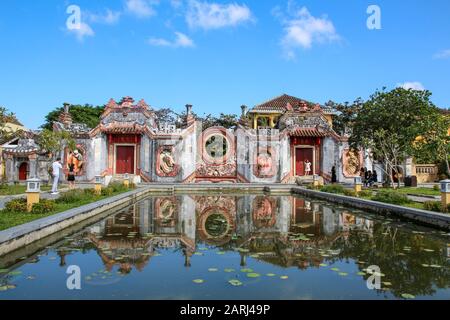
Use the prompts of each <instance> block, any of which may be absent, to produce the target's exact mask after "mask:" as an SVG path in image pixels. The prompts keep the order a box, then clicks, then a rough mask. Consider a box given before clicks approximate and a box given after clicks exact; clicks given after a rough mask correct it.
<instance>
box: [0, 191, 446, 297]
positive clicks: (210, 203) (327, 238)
mask: <svg viewBox="0 0 450 320" xmlns="http://www.w3.org/2000/svg"><path fill="white" fill-rule="evenodd" d="M80 228H81V230H80ZM80 228H79V230H77V231H75V232H73V233H72V234H70V235H67V234H62V233H61V235H60V236H59V239H55V241H53V243H52V244H51V245H47V246H46V247H45V248H43V249H39V250H38V251H36V252H34V253H32V254H29V255H27V256H23V257H15V258H11V256H10V257H8V256H6V257H1V258H0V299H414V298H415V299H450V289H449V286H450V234H448V233H446V232H443V231H439V230H433V229H427V228H423V227H419V226H415V225H413V224H410V223H406V222H403V221H399V220H395V219H393V218H389V217H387V218H386V217H380V216H375V215H370V214H368V213H365V212H363V211H358V210H350V209H348V208H345V207H339V206H336V205H332V204H329V203H326V202H321V201H315V200H309V199H304V198H300V197H293V196H271V195H262V194H261V195H238V196H236V195H174V196H172V195H170V196H158V197H150V198H147V199H145V200H143V201H140V202H138V203H136V204H135V205H132V206H130V207H129V208H126V209H124V210H120V211H118V212H115V213H113V214H111V215H109V216H107V217H106V218H104V219H102V220H101V221H97V222H96V223H94V224H92V225H89V226H87V227H80ZM16 255H17V254H16ZM73 265H75V266H78V267H79V268H80V271H81V278H80V279H81V290H69V289H68V287H67V280H68V278H69V277H70V274H67V269H68V267H69V266H73ZM373 266H376V267H378V268H379V269H375V268H374V267H373ZM378 279H379V286H377V285H376V284H377V280H378ZM69 280H71V281H72V280H73V278H70V279H69ZM368 280H369V281H368ZM71 281H69V282H70V283H72V282H71ZM368 283H369V286H368Z"/></svg>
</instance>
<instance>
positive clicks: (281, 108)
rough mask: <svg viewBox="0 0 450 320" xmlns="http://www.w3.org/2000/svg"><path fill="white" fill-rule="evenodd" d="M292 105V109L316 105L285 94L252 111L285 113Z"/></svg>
mask: <svg viewBox="0 0 450 320" xmlns="http://www.w3.org/2000/svg"><path fill="white" fill-rule="evenodd" d="M288 103H289V104H290V105H291V107H293V108H296V107H298V106H301V105H304V104H306V105H307V106H308V107H312V106H314V105H315V104H314V103H312V102H309V101H306V100H303V99H299V98H296V97H293V96H290V95H287V94H283V95H281V96H279V97H276V98H274V99H272V100H269V101H266V102H264V103H262V104H259V105H257V106H255V107H254V108H253V109H252V111H278V112H285V111H287V109H286V106H287V104H288Z"/></svg>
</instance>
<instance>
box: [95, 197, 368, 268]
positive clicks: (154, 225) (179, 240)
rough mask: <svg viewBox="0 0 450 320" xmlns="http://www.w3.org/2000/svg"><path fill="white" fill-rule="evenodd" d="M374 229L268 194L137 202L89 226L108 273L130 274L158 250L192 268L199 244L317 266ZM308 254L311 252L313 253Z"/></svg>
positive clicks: (337, 212)
mask: <svg viewBox="0 0 450 320" xmlns="http://www.w3.org/2000/svg"><path fill="white" fill-rule="evenodd" d="M372 227H373V223H372V222H371V221H370V220H367V219H363V218H358V217H355V216H354V215H352V214H351V213H349V212H348V211H346V210H341V209H338V210H336V209H334V208H331V207H327V206H326V205H323V204H319V203H316V202H313V201H308V200H306V199H301V198H294V197H277V196H270V195H258V196H255V195H249V196H233V195H230V196H228V195H220V196H187V195H183V196H163V197H156V198H151V199H148V200H146V201H143V202H141V203H138V204H136V205H134V206H132V207H130V208H128V209H126V210H123V211H122V212H119V213H118V214H116V215H114V216H112V217H109V218H107V219H106V220H104V221H103V222H102V223H99V224H98V225H96V226H93V227H91V228H90V230H91V232H90V234H89V237H88V238H89V240H90V241H91V243H93V244H94V245H95V247H97V248H98V252H99V255H100V257H101V258H102V261H103V263H104V264H105V266H106V268H107V269H108V270H111V268H112V267H113V266H114V265H119V267H120V270H121V272H124V273H128V272H130V271H131V269H132V267H133V266H134V267H135V268H136V269H138V270H141V269H142V268H143V267H145V265H146V264H147V263H148V262H149V261H150V258H151V257H152V256H153V255H154V254H156V253H157V251H158V250H160V249H161V250H165V249H171V250H176V251H178V249H181V250H180V252H181V253H182V254H183V255H184V257H185V263H184V265H185V266H187V267H188V266H190V265H191V256H192V255H193V254H194V252H195V251H196V242H198V241H202V242H204V243H207V244H209V245H213V246H217V247H219V248H222V250H223V249H225V250H226V248H240V249H246V251H242V252H241V253H240V259H241V261H240V264H241V265H245V264H246V259H247V257H248V256H250V255H255V254H257V259H260V260H265V261H268V262H270V263H273V264H280V265H283V266H289V265H297V266H299V267H300V268H304V267H308V266H310V265H318V264H320V263H321V261H323V257H322V256H321V254H323V250H329V249H330V248H331V246H332V244H333V243H334V241H336V240H337V239H339V238H342V237H343V238H344V239H345V238H346V236H347V235H348V234H349V232H348V231H349V230H350V229H352V228H358V229H361V230H364V231H367V232H369V233H370V232H371V230H372V229H371V228H372ZM308 248H309V249H308Z"/></svg>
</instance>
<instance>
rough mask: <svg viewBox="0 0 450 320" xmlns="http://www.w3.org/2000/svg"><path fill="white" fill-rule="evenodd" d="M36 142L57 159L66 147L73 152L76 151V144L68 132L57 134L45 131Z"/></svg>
mask: <svg viewBox="0 0 450 320" xmlns="http://www.w3.org/2000/svg"><path fill="white" fill-rule="evenodd" d="M36 142H37V143H38V144H39V146H40V147H41V148H42V149H43V150H44V151H46V152H48V153H51V154H52V155H53V157H56V156H57V155H58V153H59V152H60V151H61V150H62V149H63V148H64V147H65V146H67V147H69V149H71V150H75V149H76V142H75V140H74V139H73V137H72V136H71V134H70V133H69V132H67V131H61V132H55V131H52V130H47V129H44V130H42V131H41V133H40V134H39V135H38V136H37V138H36Z"/></svg>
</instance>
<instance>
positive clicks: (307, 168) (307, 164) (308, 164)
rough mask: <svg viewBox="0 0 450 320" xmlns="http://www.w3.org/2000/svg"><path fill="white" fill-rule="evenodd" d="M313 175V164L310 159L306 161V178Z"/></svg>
mask: <svg viewBox="0 0 450 320" xmlns="http://www.w3.org/2000/svg"><path fill="white" fill-rule="evenodd" d="M309 175H311V162H309V160H308V159H306V160H305V176H309Z"/></svg>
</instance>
